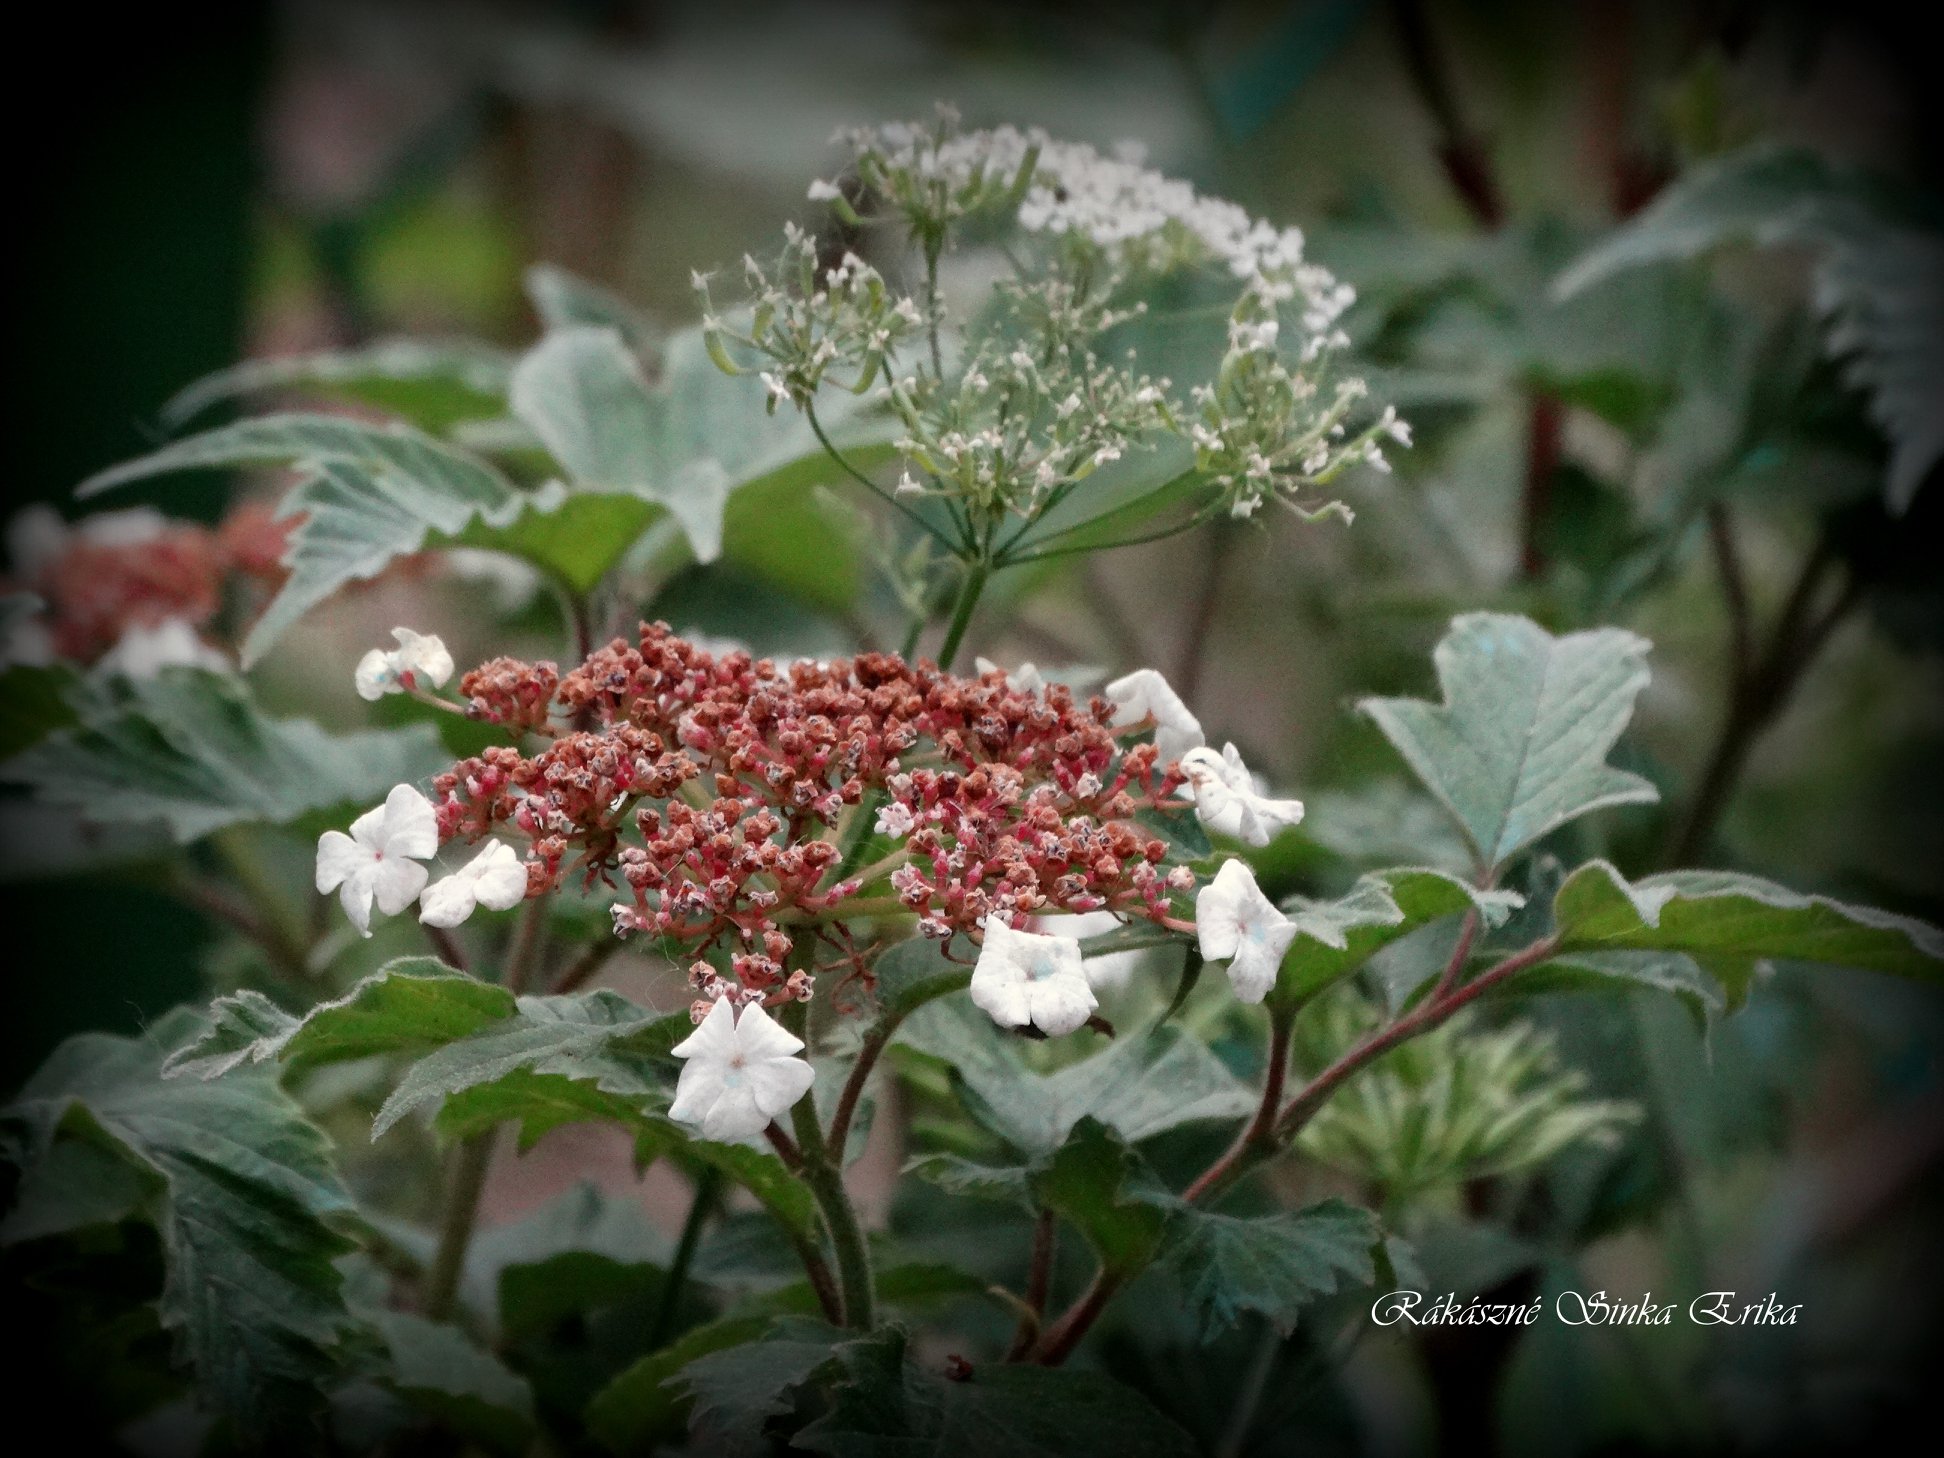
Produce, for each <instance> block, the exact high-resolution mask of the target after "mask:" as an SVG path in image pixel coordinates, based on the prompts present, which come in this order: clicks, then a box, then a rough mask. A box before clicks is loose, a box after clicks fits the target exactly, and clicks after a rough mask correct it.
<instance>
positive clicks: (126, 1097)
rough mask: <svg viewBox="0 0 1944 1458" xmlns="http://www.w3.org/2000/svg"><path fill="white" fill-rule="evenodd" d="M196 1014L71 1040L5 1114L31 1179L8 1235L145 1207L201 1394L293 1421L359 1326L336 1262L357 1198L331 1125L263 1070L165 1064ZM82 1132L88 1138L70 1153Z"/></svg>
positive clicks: (263, 1426)
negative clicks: (164, 1071)
mask: <svg viewBox="0 0 1944 1458" xmlns="http://www.w3.org/2000/svg"><path fill="white" fill-rule="evenodd" d="M199 1028H200V1022H199V1020H198V1019H196V1018H194V1017H193V1016H191V1015H189V1014H186V1013H182V1014H176V1015H173V1016H171V1017H170V1018H169V1019H167V1020H166V1021H165V1022H163V1023H161V1024H159V1025H158V1026H157V1027H155V1028H154V1029H152V1030H151V1033H150V1035H149V1037H147V1038H144V1039H125V1038H109V1037H104V1036H101V1035H98V1034H86V1035H83V1036H81V1037H78V1038H75V1039H72V1040H70V1041H69V1042H67V1043H66V1044H63V1045H62V1047H61V1048H60V1049H59V1050H58V1051H57V1052H56V1053H55V1055H54V1056H53V1057H52V1058H51V1059H49V1061H48V1062H47V1064H46V1065H44V1066H43V1067H42V1068H41V1070H40V1071H39V1072H38V1073H37V1074H35V1076H34V1077H33V1079H32V1080H30V1081H29V1083H28V1084H27V1086H26V1087H25V1088H24V1089H23V1090H22V1091H21V1095H20V1098H19V1099H18V1101H16V1102H15V1103H14V1104H13V1105H11V1106H10V1107H9V1108H8V1109H7V1110H6V1112H5V1124H6V1127H7V1129H8V1130H9V1132H10V1135H11V1142H12V1143H14V1145H15V1147H16V1148H17V1149H18V1151H19V1161H18V1162H19V1166H20V1169H19V1176H20V1189H19V1193H18V1195H17V1197H16V1205H15V1209H14V1212H13V1214H12V1215H10V1216H9V1219H8V1224H7V1227H6V1228H5V1231H4V1234H3V1235H0V1238H4V1240H5V1241H6V1242H7V1243H9V1244H12V1243H16V1242H19V1241H24V1240H28V1239H46V1238H49V1237H52V1236H57V1235H62V1234H68V1233H72V1232H76V1231H80V1230H83V1229H86V1228H87V1227H88V1226H91V1225H94V1224H97V1223H99V1222H101V1221H103V1220H108V1219H120V1218H123V1217H125V1216H127V1215H131V1214H134V1213H135V1212H136V1211H137V1209H139V1212H140V1214H141V1215H142V1216H143V1218H145V1219H148V1220H150V1221H152V1222H153V1223H154V1225H155V1228H156V1230H157V1232H158V1233H159V1235H160V1236H161V1241H162V1253H163V1263H164V1271H165V1275H164V1279H163V1285H162V1291H161V1297H160V1311H161V1316H162V1321H163V1323H164V1325H166V1326H167V1327H168V1328H169V1329H170V1330H171V1331H173V1332H174V1333H175V1334H176V1338H177V1341H178V1343H179V1349H180V1352H181V1354H182V1358H183V1360H184V1361H185V1362H186V1363H187V1365H188V1366H189V1367H190V1368H191V1369H192V1370H193V1371H194V1372H195V1374H196V1378H197V1382H198V1386H199V1389H200V1391H201V1392H202V1394H203V1395H204V1398H205V1399H206V1401H207V1402H208V1403H209V1404H210V1405H211V1406H212V1407H214V1408H215V1409H216V1410H217V1411H218V1412H220V1413H221V1414H222V1415H223V1416H225V1417H226V1418H228V1419H230V1420H231V1421H233V1422H234V1423H235V1424H236V1425H237V1427H238V1429H239V1430H241V1431H242V1432H244V1433H247V1434H262V1433H265V1432H267V1431H269V1430H271V1429H273V1428H275V1429H283V1430H294V1425H295V1424H297V1423H299V1422H301V1421H302V1420H303V1418H304V1416H305V1415H306V1414H307V1413H310V1412H313V1411H315V1409H316V1408H317V1406H318V1404H319V1403H320V1401H321V1400H322V1395H323V1390H324V1386H325V1384H326V1383H328V1382H329V1380H330V1379H331V1378H332V1376H333V1374H334V1372H335V1371H336V1367H337V1361H338V1357H337V1351H338V1348H339V1346H340V1343H341V1341H342V1339H343V1338H344V1336H345V1335H346V1333H347V1330H348V1329H349V1328H350V1327H351V1325H352V1321H351V1317H350V1314H349V1312H348V1311H347V1310H346V1307H345V1303H344V1297H343V1294H342V1290H341V1285H342V1278H341V1277H340V1275H339V1273H338V1271H337V1268H336V1267H335V1265H333V1261H334V1260H335V1259H336V1258H337V1257H338V1256H340V1255H342V1254H343V1253H345V1252H346V1251H349V1250H350V1249H352V1248H353V1247H352V1243H351V1241H350V1240H348V1239H347V1238H346V1237H345V1236H344V1235H342V1234H340V1233H338V1232H339V1227H340V1226H341V1225H342V1224H343V1223H344V1221H345V1220H346V1219H347V1217H348V1216H349V1215H350V1211H351V1201H350V1197H349V1196H348V1195H347V1194H346V1193H345V1190H344V1188H343V1186H342V1185H340V1184H339V1182H338V1177H337V1175H336V1173H335V1172H334V1171H333V1169H332V1167H331V1161H330V1152H329V1146H328V1144H327V1143H326V1140H325V1138H324V1136H323V1134H322V1133H321V1132H320V1131H319V1130H317V1129H316V1128H314V1127H313V1126H312V1125H311V1124H310V1123H309V1122H307V1121H306V1120H305V1119H304V1117H303V1115H302V1114H301V1113H300V1112H299V1111H298V1109H297V1106H296V1105H295V1104H294V1103H292V1102H291V1101H290V1100H289V1099H288V1098H287V1097H285V1095H284V1094H283V1093H282V1091H281V1090H280V1089H279V1088H278V1087H277V1084H276V1081H275V1079H274V1078H272V1077H271V1076H269V1075H268V1074H267V1073H264V1072H261V1071H254V1070H246V1071H241V1072H238V1073H236V1074H234V1075H233V1076H231V1077H230V1078H227V1079H225V1080H223V1081H221V1082H217V1083H203V1082H165V1081H163V1080H162V1079H161V1078H160V1068H161V1063H162V1059H163V1057H164V1056H165V1054H166V1053H167V1052H168V1051H169V1050H170V1049H171V1048H172V1047H175V1046H177V1045H178V1044H180V1043H182V1042H183V1041H184V1040H186V1039H188V1038H190V1037H192V1036H193V1035H195V1034H196V1032H197V1031H198V1030H199ZM77 1146H79V1147H80V1148H82V1149H85V1150H87V1151H88V1152H87V1153H86V1154H82V1155H80V1157H78V1158H77V1157H76V1153H77ZM104 1171H112V1172H111V1173H108V1174H107V1177H106V1179H103V1178H102V1175H103V1173H104ZM131 1171H132V1174H133V1177H132V1178H131V1174H130V1172H131ZM138 1185H139V1187H140V1188H141V1190H142V1192H143V1193H142V1197H141V1199H140V1200H139V1202H137V1201H135V1200H134V1199H133V1196H134V1194H135V1190H136V1188H137V1186H138Z"/></svg>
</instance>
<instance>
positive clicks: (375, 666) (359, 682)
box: [351, 648, 399, 703]
mask: <svg viewBox="0 0 1944 1458" xmlns="http://www.w3.org/2000/svg"><path fill="white" fill-rule="evenodd" d="M351 682H352V683H353V684H355V685H356V686H357V690H358V697H359V698H361V699H365V700H368V701H369V702H371V703H376V702H377V701H378V700H380V699H382V698H383V697H384V696H385V695H386V694H395V693H397V692H398V690H399V682H398V668H397V666H396V665H395V664H393V662H392V656H391V654H389V653H387V652H386V651H385V650H384V649H382V648H374V649H372V650H371V651H370V652H369V653H367V654H365V656H364V657H362V658H360V659H359V660H358V667H357V669H356V671H354V672H353V673H352V675H351Z"/></svg>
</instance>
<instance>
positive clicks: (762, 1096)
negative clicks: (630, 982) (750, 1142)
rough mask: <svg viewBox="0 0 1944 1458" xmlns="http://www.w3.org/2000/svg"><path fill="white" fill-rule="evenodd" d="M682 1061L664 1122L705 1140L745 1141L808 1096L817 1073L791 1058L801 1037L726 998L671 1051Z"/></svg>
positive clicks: (754, 1008) (758, 1009) (757, 1010)
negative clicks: (686, 1128) (693, 1131)
mask: <svg viewBox="0 0 1944 1458" xmlns="http://www.w3.org/2000/svg"><path fill="white" fill-rule="evenodd" d="M670 1051H671V1052H673V1053H674V1055H675V1056H676V1057H677V1058H681V1059H685V1060H687V1061H686V1062H684V1063H683V1065H682V1076H681V1077H680V1078H679V1079H678V1080H677V1081H676V1084H675V1102H674V1103H673V1104H672V1105H670V1106H669V1110H668V1117H669V1118H671V1119H674V1120H675V1121H676V1122H677V1123H682V1124H688V1125H690V1126H692V1127H694V1128H698V1129H700V1130H701V1132H702V1137H703V1138H704V1139H721V1140H729V1141H734V1140H739V1139H750V1138H753V1137H754V1136H756V1135H758V1134H760V1133H762V1132H763V1130H764V1128H765V1127H766V1126H767V1125H768V1124H769V1121H770V1120H771V1119H774V1118H775V1117H776V1116H777V1115H778V1114H781V1113H782V1112H784V1110H786V1109H788V1108H789V1107H790V1106H791V1105H793V1104H794V1103H796V1101H797V1100H798V1099H800V1098H802V1097H803V1096H804V1094H805V1093H807V1092H809V1089H810V1085H811V1083H812V1082H814V1081H815V1079H816V1076H817V1075H816V1072H815V1070H813V1069H812V1068H811V1067H810V1065H809V1064H808V1063H807V1062H805V1061H804V1060H803V1059H801V1058H799V1057H797V1056H796V1055H797V1054H798V1053H800V1052H802V1051H803V1040H802V1039H801V1038H799V1037H797V1036H796V1035H795V1034H794V1033H791V1032H790V1031H789V1030H787V1029H785V1028H781V1027H778V1026H777V1025H776V1023H775V1022H773V1021H772V1020H771V1019H770V1015H769V1014H768V1013H766V1012H764V1011H763V1009H762V1007H761V1006H760V1005H758V1004H752V1005H750V1006H749V1007H746V1008H744V1009H743V1010H742V1014H741V1016H738V1015H737V1013H736V1009H735V1006H734V1004H733V1003H732V1002H731V1001H730V999H728V998H726V997H720V998H717V999H716V1002H715V1006H714V1007H712V1008H710V1009H709V1015H708V1016H707V1017H705V1018H703V1019H702V1021H701V1023H700V1025H699V1026H697V1028H696V1030H695V1031H694V1032H693V1033H690V1034H689V1035H688V1037H686V1038H684V1039H683V1040H682V1041H681V1042H679V1043H677V1044H676V1045H675V1046H674V1048H673V1049H671V1050H670Z"/></svg>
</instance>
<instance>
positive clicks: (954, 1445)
mask: <svg viewBox="0 0 1944 1458" xmlns="http://www.w3.org/2000/svg"><path fill="white" fill-rule="evenodd" d="M829 1361H830V1364H829V1366H828V1367H827V1368H826V1369H824V1370H823V1371H818V1370H817V1369H814V1368H813V1369H812V1370H811V1372H810V1373H808V1374H807V1375H806V1378H801V1379H799V1381H800V1382H801V1381H805V1380H807V1381H809V1382H811V1383H814V1384H815V1385H816V1386H818V1387H828V1389H829V1391H828V1395H827V1404H828V1410H827V1411H825V1412H824V1413H823V1415H822V1416H820V1417H818V1418H817V1420H816V1421H815V1422H813V1423H811V1424H810V1425H809V1426H807V1427H805V1428H803V1429H802V1430H801V1431H799V1432H798V1433H797V1434H796V1435H795V1436H794V1437H793V1438H792V1439H791V1440H790V1445H791V1447H792V1448H797V1449H803V1450H807V1451H809V1452H812V1453H827V1454H830V1455H832V1458H869V1455H884V1458H889V1455H893V1454H899V1455H911V1458H917V1455H920V1454H923V1455H925V1458H993V1455H995V1454H1005V1455H1007V1458H1187V1455H1189V1454H1192V1453H1193V1452H1195V1445H1194V1442H1193V1440H1192V1439H1190V1438H1189V1436H1188V1434H1187V1433H1186V1432H1184V1431H1183V1430H1182V1429H1180V1428H1179V1427H1177V1426H1176V1425H1175V1424H1174V1423H1172V1422H1170V1421H1169V1420H1168V1419H1167V1418H1165V1417H1163V1416H1162V1415H1161V1414H1160V1413H1159V1412H1156V1411H1155V1410H1154V1408H1153V1407H1152V1406H1151V1405H1149V1403H1148V1402H1147V1400H1146V1399H1145V1398H1143V1397H1142V1396H1141V1395H1140V1394H1139V1393H1137V1392H1135V1391H1133V1390H1132V1389H1130V1388H1126V1387H1123V1386H1121V1385H1120V1384H1119V1383H1117V1382H1114V1381H1112V1380H1111V1379H1109V1378H1106V1377H1103V1376H1101V1375H1099V1374H1098V1373H1093V1372H1072V1371H1067V1370H1064V1369H1060V1368H1052V1367H1040V1366H1035V1365H1032V1364H1027V1363H1006V1362H986V1363H980V1364H979V1365H977V1366H976V1367H975V1368H973V1370H972V1371H971V1372H969V1373H967V1374H964V1375H963V1377H962V1380H955V1379H953V1378H951V1377H948V1376H946V1375H945V1374H943V1373H941V1372H939V1371H936V1370H934V1369H933V1368H932V1367H931V1366H930V1365H929V1364H926V1363H923V1362H921V1361H920V1360H918V1359H917V1358H916V1357H914V1356H913V1355H912V1353H911V1352H910V1351H909V1350H908V1344H907V1338H906V1336H905V1333H904V1332H903V1331H901V1330H900V1329H899V1328H897V1327H895V1326H892V1327H885V1328H883V1329H881V1330H879V1331H875V1332H872V1333H871V1334H870V1335H869V1336H864V1337H857V1338H854V1339H853V1340H850V1341H846V1342H841V1343H839V1344H837V1345H835V1346H833V1347H832V1348H831V1349H830V1351H829Z"/></svg>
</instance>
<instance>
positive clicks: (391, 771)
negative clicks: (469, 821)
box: [0, 668, 450, 843]
mask: <svg viewBox="0 0 1944 1458" xmlns="http://www.w3.org/2000/svg"><path fill="white" fill-rule="evenodd" d="M79 711H80V713H81V719H82V722H81V723H80V724H79V725H78V726H76V727H75V728H72V729H64V730H60V731H57V732H56V733H54V734H52V735H50V736H49V737H48V738H46V739H45V740H43V741H42V742H41V743H39V744H37V745H35V746H34V747H33V748H31V749H28V750H26V751H25V752H23V753H21V754H18V755H16V756H14V758H12V759H11V760H9V761H7V763H6V764H5V765H4V766H0V777H4V778H5V779H7V780H9V781H11V782H13V783H15V784H22V785H26V786H27V787H28V788H29V789H31V790H32V791H33V792H34V795H35V797H36V798H37V799H39V800H41V801H43V802H44V803H47V804H51V805H59V806H65V807H68V808H71V809H73V810H75V811H77V812H78V813H79V814H80V816H81V818H82V819H83V820H84V821H87V822H89V823H90V824H95V825H104V826H118V825H124V824H128V823H140V822H150V821H153V822H159V823H161V824H162V825H164V826H165V827H166V828H167V829H168V832H169V834H170V835H171V836H172V837H173V838H174V839H175V840H176V841H177V842H179V843H187V842H189V841H193V840H197V839H199V838H201V837H202V836H205V835H208V834H209V833H210V832H211V831H215V830H221V829H223V828H224V827H225V826H230V825H242V824H249V823H268V824H273V825H283V824H288V823H289V822H290V821H292V820H295V819H297V818H298V817H299V816H302V815H306V814H308V813H310V812H312V811H316V810H323V809H327V808H331V807H335V806H339V805H343V804H346V803H369V802H372V801H374V800H376V799H378V798H380V797H382V796H383V795H384V793H385V791H386V790H388V789H389V788H391V786H393V785H395V784H399V783H401V782H407V781H411V780H415V779H419V778H421V777H422V776H425V775H428V774H430V773H431V772H432V771H433V770H434V769H437V768H438V767H440V766H441V765H444V764H447V763H450V756H448V755H447V754H446V753H445V751H444V750H443V749H442V748H441V747H440V744H439V737H438V734H437V732H436V731H435V730H434V729H433V728H432V726H430V725H413V726H412V727H410V728H407V729H388V730H373V731H365V732H360V733H353V734H337V735H333V734H329V733H326V732H325V731H324V730H322V729H320V728H319V727H318V726H317V725H316V724H313V723H312V722H310V721H309V720H307V719H271V718H268V717H266V716H265V715H264V714H263V713H262V712H261V711H260V710H259V709H258V708H257V706H256V703H255V701H254V699H253V698H252V696H251V693H250V689H249V686H248V685H247V684H246V683H245V682H244V681H243V680H242V679H239V678H236V677H234V676H232V675H229V674H224V673H211V672H209V671H208V670H206V669H198V668H167V669H164V670H163V671H162V672H161V673H159V674H157V675H156V676H155V677H153V678H147V679H126V680H120V681H118V682H117V683H115V684H114V685H113V686H112V687H109V688H108V689H106V690H105V693H104V696H103V697H102V698H101V699H100V700H99V701H90V702H87V703H85V704H83V705H81V706H79Z"/></svg>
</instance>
